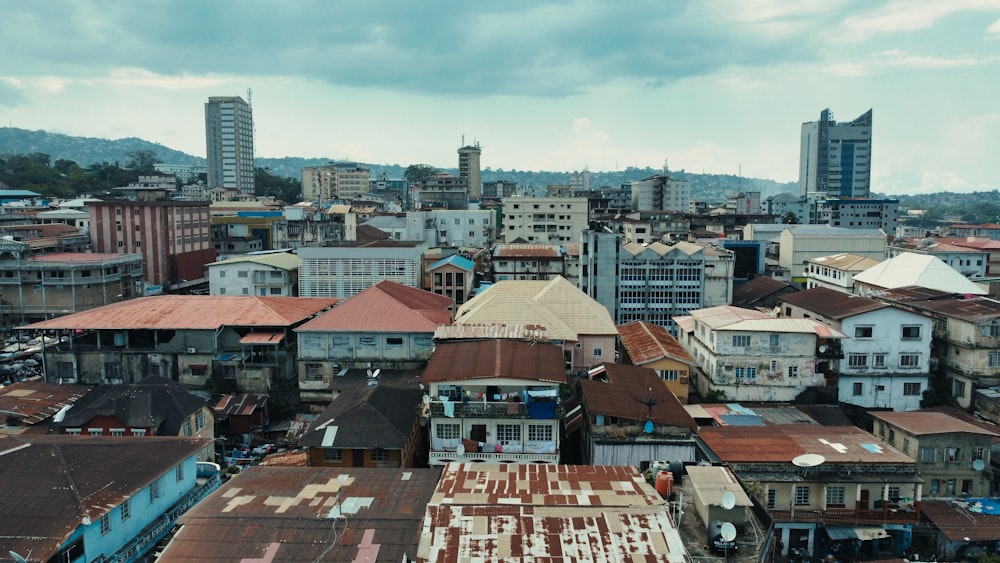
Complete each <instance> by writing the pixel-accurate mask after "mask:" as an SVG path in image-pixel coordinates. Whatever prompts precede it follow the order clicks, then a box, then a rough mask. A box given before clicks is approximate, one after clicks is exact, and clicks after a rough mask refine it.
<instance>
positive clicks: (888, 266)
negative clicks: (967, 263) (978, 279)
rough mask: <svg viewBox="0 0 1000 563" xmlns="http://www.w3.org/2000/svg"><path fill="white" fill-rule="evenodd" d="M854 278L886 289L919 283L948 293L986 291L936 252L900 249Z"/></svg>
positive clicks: (974, 293) (978, 293) (856, 280)
mask: <svg viewBox="0 0 1000 563" xmlns="http://www.w3.org/2000/svg"><path fill="white" fill-rule="evenodd" d="M854 281H855V282H860V283H864V284H868V285H872V286H875V287H882V288H886V289H895V288H897V287H906V286H910V285H919V286H921V287H927V288H930V289H937V290H941V291H947V292H949V293H962V294H965V293H968V294H972V295H985V294H986V293H988V292H987V291H986V290H985V289H983V288H982V287H980V286H979V285H978V284H976V283H974V282H972V281H970V280H969V279H968V278H966V277H965V276H963V275H962V274H960V273H959V272H958V271H957V270H955V269H954V268H952V267H951V266H949V265H947V264H945V263H944V262H942V261H941V259H940V258H938V257H937V256H932V255H929V254H916V253H914V252H903V253H901V254H899V255H898V256H895V257H893V258H890V259H888V260H885V261H883V262H880V263H879V264H878V265H876V266H872V267H871V268H868V269H867V270H865V271H864V272H861V273H860V274H857V275H855V276H854Z"/></svg>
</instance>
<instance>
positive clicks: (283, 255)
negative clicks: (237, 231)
mask: <svg viewBox="0 0 1000 563" xmlns="http://www.w3.org/2000/svg"><path fill="white" fill-rule="evenodd" d="M241 262H250V263H253V264H260V265H262V266H270V267H272V268H276V269H278V270H294V269H296V268H298V267H299V264H300V262H301V261H300V260H299V257H298V256H297V255H295V254H292V253H290V252H268V253H266V254H245V255H243V256H235V257H233V258H229V259H228V260H220V261H218V262H212V263H211V264H205V265H206V266H223V265H228V264H238V263H241Z"/></svg>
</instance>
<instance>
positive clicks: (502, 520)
mask: <svg viewBox="0 0 1000 563" xmlns="http://www.w3.org/2000/svg"><path fill="white" fill-rule="evenodd" d="M417 555H418V558H419V560H421V561H427V562H431V563H446V562H453V561H454V562H457V561H474V560H480V561H507V562H525V563H527V562H529V561H669V562H676V563H680V562H683V561H688V560H689V557H688V554H687V550H686V549H685V548H684V544H683V542H682V541H681V538H680V535H679V533H678V531H677V528H676V526H675V525H674V522H673V520H672V518H671V517H670V514H669V511H668V507H667V505H666V503H665V502H664V501H663V500H662V499H661V498H660V495H659V494H658V493H656V491H655V490H653V488H652V486H651V485H649V484H648V483H647V482H646V481H645V480H644V479H643V477H642V475H640V474H639V472H638V471H637V470H636V469H635V468H633V467H617V466H586V465H548V464H537V465H536V464H509V465H504V464H490V463H475V464H472V463H469V464H456V463H453V464H449V465H448V466H446V467H445V470H444V473H443V474H442V475H441V481H440V483H439V484H438V488H437V490H436V491H435V492H434V496H433V497H432V499H431V501H430V503H429V504H428V506H427V517H426V520H425V527H424V532H423V534H422V535H421V538H420V548H419V551H418V554H417Z"/></svg>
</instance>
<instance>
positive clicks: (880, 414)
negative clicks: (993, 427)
mask: <svg viewBox="0 0 1000 563" xmlns="http://www.w3.org/2000/svg"><path fill="white" fill-rule="evenodd" d="M868 414H870V415H872V417H873V418H875V420H882V421H885V422H887V423H889V424H891V425H893V426H896V427H898V428H900V429H902V430H904V431H905V432H908V433H910V434H913V435H914V436H922V435H925V434H951V433H956V432H961V433H965V434H983V435H986V436H994V437H996V436H1000V434H997V433H996V432H991V431H989V430H987V429H985V428H982V427H980V426H976V425H975V424H970V423H968V422H965V421H964V420H961V419H958V418H955V417H953V416H951V415H950V414H947V413H943V412H931V411H908V412H891V411H870V412H869V413H868Z"/></svg>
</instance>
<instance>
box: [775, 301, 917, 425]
mask: <svg viewBox="0 0 1000 563" xmlns="http://www.w3.org/2000/svg"><path fill="white" fill-rule="evenodd" d="M781 312H782V315H784V316H786V317H790V318H812V319H816V320H818V321H821V322H823V323H825V324H827V325H829V326H831V327H833V328H835V329H837V330H839V331H840V332H843V333H844V334H845V335H847V338H845V339H843V340H841V341H840V346H839V350H840V353H839V354H836V355H834V356H833V357H829V358H824V359H820V360H818V363H817V366H818V368H819V369H820V370H821V371H822V372H823V373H824V374H825V375H826V376H827V378H828V379H829V380H830V381H831V382H832V381H836V383H837V389H838V392H837V395H838V400H839V401H840V402H843V403H849V404H852V405H857V406H859V407H865V408H872V409H874V408H880V409H881V408H891V409H893V410H896V411H912V410H917V409H919V408H920V400H921V399H922V398H923V392H924V391H926V390H927V388H928V385H929V380H930V353H931V329H932V327H931V319H930V318H929V317H925V316H923V315H920V314H917V313H914V312H911V311H906V310H903V309H900V308H897V307H892V306H890V305H887V304H885V303H882V302H879V301H875V300H873V299H867V298H864V297H858V296H853V295H848V294H845V293H842V292H839V291H836V290H833V289H827V288H814V289H807V290H805V291H799V292H795V293H790V294H788V295H785V296H784V297H783V299H782V304H781ZM828 350H829V349H828Z"/></svg>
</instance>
